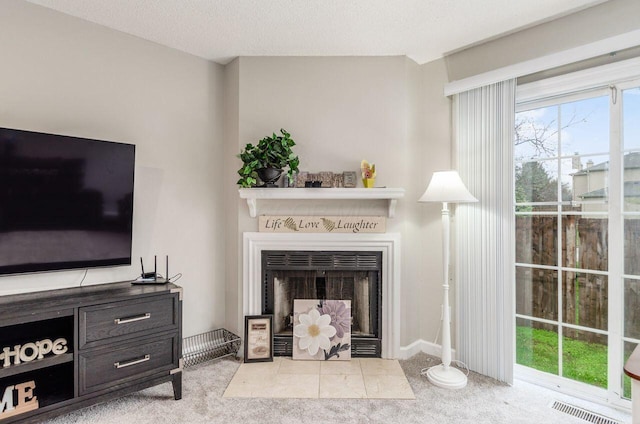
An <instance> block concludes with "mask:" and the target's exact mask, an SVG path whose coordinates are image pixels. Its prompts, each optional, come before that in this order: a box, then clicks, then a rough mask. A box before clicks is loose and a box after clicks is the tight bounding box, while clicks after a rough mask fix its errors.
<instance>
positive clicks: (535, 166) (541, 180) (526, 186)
mask: <svg viewBox="0 0 640 424" xmlns="http://www.w3.org/2000/svg"><path fill="white" fill-rule="evenodd" d="M515 188H516V192H515V196H516V203H532V202H556V201H557V200H558V180H557V179H556V178H552V177H551V176H550V175H549V173H548V172H547V170H546V169H544V166H543V165H542V162H525V163H523V164H522V165H520V166H518V167H517V168H516V187H515ZM562 200H564V201H568V200H571V191H570V190H569V188H568V186H567V185H566V184H562ZM531 210H532V208H531V206H518V207H517V211H518V212H527V211H531Z"/></svg>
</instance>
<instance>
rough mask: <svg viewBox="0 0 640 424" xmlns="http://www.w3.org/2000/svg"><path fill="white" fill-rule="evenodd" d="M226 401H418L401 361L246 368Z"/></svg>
mask: <svg viewBox="0 0 640 424" xmlns="http://www.w3.org/2000/svg"><path fill="white" fill-rule="evenodd" d="M223 397H226V398H232V397H243V398H247V397H255V398H260V397H261V398H307V399H310V398H316V399H317V398H320V399H338V398H339V399H415V396H414V394H413V391H412V390H411V386H410V385H409V382H408V381H407V377H406V376H405V375H404V372H403V371H402V368H401V367H400V364H399V363H398V361H397V360H391V359H377V358H354V359H351V360H350V361H293V360H291V358H284V357H275V358H274V360H273V362H258V363H248V364H242V365H241V366H240V368H238V371H237V372H236V374H235V375H234V376H233V379H232V380H231V382H230V383H229V386H228V387H227V389H226V391H225V392H224V395H223Z"/></svg>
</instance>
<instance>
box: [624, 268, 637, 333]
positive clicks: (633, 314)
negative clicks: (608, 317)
mask: <svg viewBox="0 0 640 424" xmlns="http://www.w3.org/2000/svg"><path fill="white" fill-rule="evenodd" d="M624 337H629V338H633V339H640V280H633V279H630V278H627V279H625V280H624Z"/></svg>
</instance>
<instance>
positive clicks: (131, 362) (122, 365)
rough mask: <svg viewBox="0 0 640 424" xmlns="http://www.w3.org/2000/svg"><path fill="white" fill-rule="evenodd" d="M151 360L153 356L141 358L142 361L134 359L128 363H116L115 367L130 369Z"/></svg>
mask: <svg viewBox="0 0 640 424" xmlns="http://www.w3.org/2000/svg"><path fill="white" fill-rule="evenodd" d="M149 359H151V355H144V358H140V359H134V360H131V361H127V362H122V363H121V362H114V363H113V366H114V367H116V368H125V367H130V366H131V365H136V364H140V363H142V362H147V361H148V360H149Z"/></svg>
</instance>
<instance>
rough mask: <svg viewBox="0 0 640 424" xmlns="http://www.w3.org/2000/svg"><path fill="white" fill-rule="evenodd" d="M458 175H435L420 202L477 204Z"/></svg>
mask: <svg viewBox="0 0 640 424" xmlns="http://www.w3.org/2000/svg"><path fill="white" fill-rule="evenodd" d="M477 201H478V199H476V198H475V197H473V195H472V194H471V193H469V190H467V188H466V187H465V185H464V183H463V182H462V180H461V179H460V175H458V171H437V172H434V173H433V176H432V177H431V181H430V182H429V186H428V187H427V190H426V191H425V192H424V194H423V195H422V197H420V199H418V202H447V203H471V202H477Z"/></svg>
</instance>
